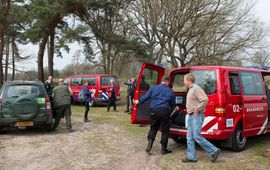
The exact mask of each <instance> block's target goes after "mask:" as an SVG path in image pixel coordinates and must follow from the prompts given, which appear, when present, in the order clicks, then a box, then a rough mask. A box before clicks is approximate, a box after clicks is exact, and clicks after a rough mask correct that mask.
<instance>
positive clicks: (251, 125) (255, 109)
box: [131, 64, 270, 151]
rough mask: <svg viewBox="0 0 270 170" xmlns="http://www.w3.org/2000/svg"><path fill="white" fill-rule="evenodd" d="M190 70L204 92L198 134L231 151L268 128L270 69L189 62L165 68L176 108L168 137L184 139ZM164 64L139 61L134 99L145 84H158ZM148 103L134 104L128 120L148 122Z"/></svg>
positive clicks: (141, 93)
mask: <svg viewBox="0 0 270 170" xmlns="http://www.w3.org/2000/svg"><path fill="white" fill-rule="evenodd" d="M187 73H193V74H194V75H195V78H196V84H198V85H200V86H201V87H202V88H203V89H204V91H205V93H206V94H207V96H208V99H209V102H208V104H207V106H206V111H205V113H204V114H205V119H204V122H203V125H202V131H201V134H202V135H203V136H204V137H205V138H207V139H212V140H220V141H222V142H221V144H222V145H223V146H225V147H230V148H231V149H232V150H233V151H242V150H244V149H245V147H246V144H247V138H248V137H250V136H256V135H261V134H265V133H268V132H270V121H269V116H270V113H269V112H270V93H269V87H270V71H267V70H263V69H254V68H241V67H225V66H191V67H179V68H173V69H171V70H170V72H169V76H170V78H171V82H170V87H171V88H172V89H173V91H174V93H175V96H176V104H177V106H178V107H179V109H178V110H177V111H176V112H175V113H176V114H173V115H171V121H172V122H171V127H170V135H171V138H172V139H173V140H174V141H176V142H180V141H181V140H183V139H185V136H186V133H187V130H186V128H187V127H186V108H185V105H186V94H187V89H186V88H185V86H184V83H183V82H184V75H185V74H187ZM163 75H164V68H162V67H159V66H156V65H152V64H143V65H142V67H141V70H140V74H139V77H138V83H137V87H136V91H135V95H134V100H138V99H139V97H140V96H141V95H143V94H144V93H146V92H147V89H145V88H141V86H144V87H145V84H147V85H148V86H152V85H155V84H159V83H160V81H161V78H162V76H163ZM149 104H150V101H147V102H145V103H143V104H140V105H134V107H133V111H132V117H131V122H132V123H133V124H148V123H149Z"/></svg>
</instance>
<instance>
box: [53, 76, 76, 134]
mask: <svg viewBox="0 0 270 170" xmlns="http://www.w3.org/2000/svg"><path fill="white" fill-rule="evenodd" d="M71 95H72V92H71V91H70V89H69V88H68V87H67V86H66V85H64V82H63V79H59V85H58V86H56V87H55V88H53V90H52V97H53V101H54V108H55V112H56V118H55V123H54V126H53V129H56V128H57V127H58V125H59V122H60V119H61V117H62V116H65V118H66V127H67V131H68V132H72V129H71V128H72V125H71V98H70V96H71Z"/></svg>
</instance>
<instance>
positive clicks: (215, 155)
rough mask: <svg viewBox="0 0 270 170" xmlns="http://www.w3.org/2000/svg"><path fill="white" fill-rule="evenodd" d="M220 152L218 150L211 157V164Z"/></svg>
mask: <svg viewBox="0 0 270 170" xmlns="http://www.w3.org/2000/svg"><path fill="white" fill-rule="evenodd" d="M220 152H221V150H220V149H219V148H218V149H217V151H216V152H215V153H214V154H213V155H212V156H211V162H216V160H217V158H218V156H219V154H220Z"/></svg>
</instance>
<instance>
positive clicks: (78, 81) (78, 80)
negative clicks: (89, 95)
mask: <svg viewBox="0 0 270 170" xmlns="http://www.w3.org/2000/svg"><path fill="white" fill-rule="evenodd" d="M71 86H82V78H72V80H71Z"/></svg>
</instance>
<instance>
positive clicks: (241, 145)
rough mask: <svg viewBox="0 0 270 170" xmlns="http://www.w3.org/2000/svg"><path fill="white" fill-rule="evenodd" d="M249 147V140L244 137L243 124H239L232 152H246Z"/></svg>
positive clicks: (234, 136) (235, 132)
mask: <svg viewBox="0 0 270 170" xmlns="http://www.w3.org/2000/svg"><path fill="white" fill-rule="evenodd" d="M246 145H247V138H246V137H243V128H242V125H241V123H238V124H237V126H236V128H235V130H234V132H233V136H232V148H231V149H232V150H233V151H235V152H240V151H243V150H245V148H246Z"/></svg>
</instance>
